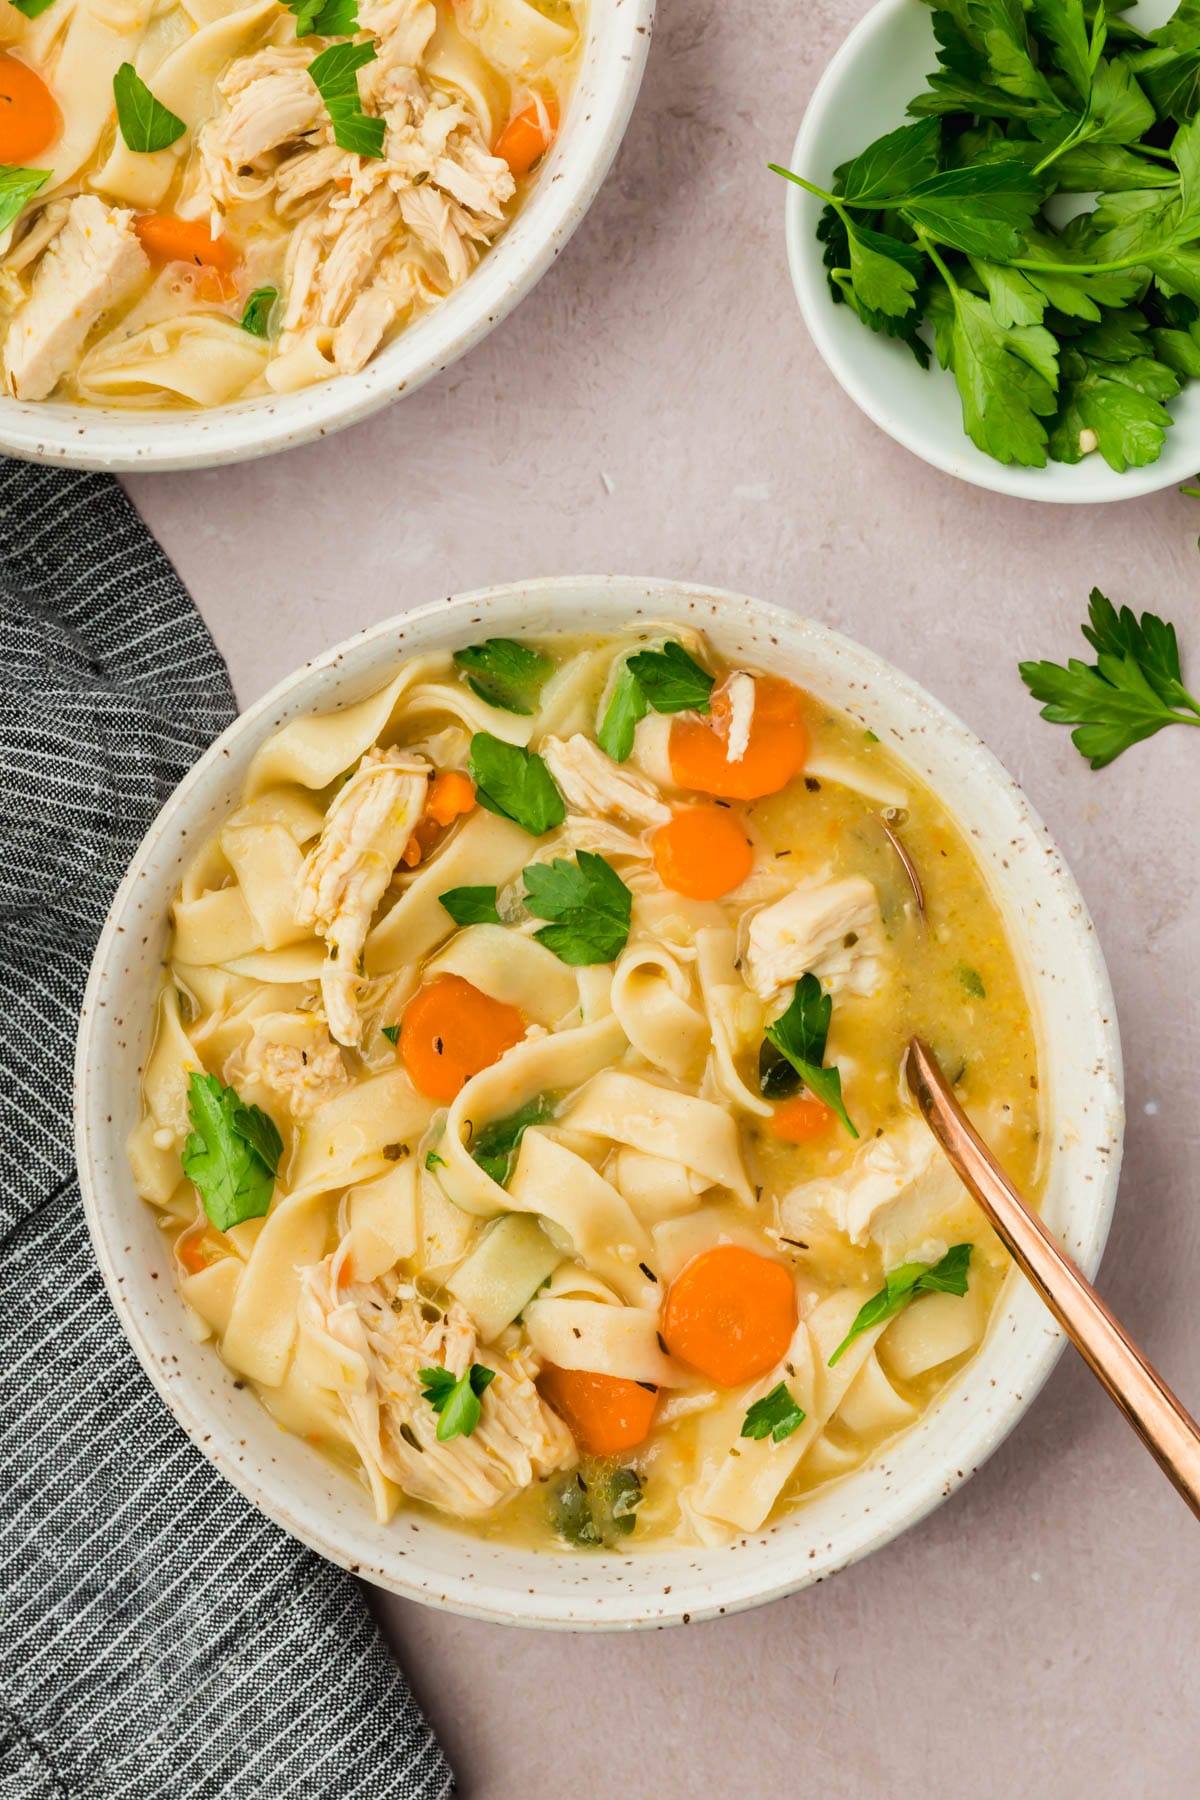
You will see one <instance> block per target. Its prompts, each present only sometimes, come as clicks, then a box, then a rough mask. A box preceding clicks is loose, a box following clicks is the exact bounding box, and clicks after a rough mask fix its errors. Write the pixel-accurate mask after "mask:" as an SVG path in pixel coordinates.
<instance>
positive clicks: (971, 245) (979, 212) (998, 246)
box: [896, 157, 1042, 260]
mask: <svg viewBox="0 0 1200 1800" xmlns="http://www.w3.org/2000/svg"><path fill="white" fill-rule="evenodd" d="M1041 203H1042V189H1041V186H1040V184H1039V182H1038V181H1037V179H1036V177H1035V176H1034V175H1033V173H1032V172H1031V171H1030V170H1029V169H1027V168H1026V167H1025V166H1024V164H1023V163H1020V162H1017V161H1016V160H1015V159H1013V158H1009V157H1005V158H1001V159H998V160H996V161H995V162H977V163H972V164H969V165H968V166H967V167H966V168H964V169H947V170H945V171H944V172H943V173H942V174H940V175H931V176H930V178H929V179H928V180H927V181H923V182H920V183H918V185H917V186H916V187H914V188H913V189H911V191H910V192H909V193H907V194H906V195H904V197H903V198H902V199H898V200H897V202H896V205H897V206H898V207H899V208H900V209H901V210H902V212H903V214H904V216H905V218H906V219H908V220H909V221H910V222H911V223H912V224H913V225H914V226H916V227H918V228H919V229H920V230H922V231H926V232H928V234H929V236H930V237H932V238H936V239H937V241H938V243H940V244H948V245H949V246H950V248H951V249H954V250H961V251H963V252H964V253H965V254H966V255H967V256H990V257H998V258H1000V259H1001V260H1004V259H1006V258H1011V257H1014V256H1018V255H1019V254H1020V251H1021V246H1022V242H1023V236H1022V234H1023V233H1024V232H1025V231H1027V230H1028V228H1029V226H1030V225H1031V224H1032V223H1033V218H1034V215H1035V213H1036V212H1037V211H1038V208H1039V207H1040V206H1041Z"/></svg>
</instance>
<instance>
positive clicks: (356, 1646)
mask: <svg viewBox="0 0 1200 1800" xmlns="http://www.w3.org/2000/svg"><path fill="white" fill-rule="evenodd" d="M0 677H2V680H0V917H2V919H3V931H2V932H0V1245H2V1248H0V1471H2V1472H3V1475H2V1486H0V1800H42V1797H43V1796H45V1797H46V1800H50V1797H51V1796H54V1797H55V1800H67V1797H69V1800H110V1797H112V1800H116V1797H117V1796H120V1797H121V1800H156V1797H158V1796H164V1797H165V1796H170V1797H171V1800H185V1797H186V1800H209V1797H210V1796H218V1795H220V1796H236V1797H237V1800H283V1796H285V1795H286V1796H289V1800H315V1797H316V1796H321V1797H322V1800H326V1797H334V1800H342V1797H343V1796H345V1797H346V1800H349V1796H352V1795H359V1796H375V1795H379V1796H382V1795H388V1796H394V1797H396V1800H416V1796H418V1795H419V1796H424V1797H427V1800H435V1797H437V1796H442V1795H446V1794H448V1793H451V1792H452V1791H453V1782H452V1779H451V1775H450V1771H449V1769H448V1767H447V1764H446V1761H445V1758H444V1757H443V1755H442V1752H441V1750H440V1748H439V1746H438V1744H437V1741H436V1739H435V1738H434V1736H433V1734H432V1732H431V1731H430V1729H429V1727H428V1726H427V1725H426V1723H425V1721H424V1719H423V1718H422V1716H421V1714H420V1712H419V1710H418V1708H417V1706H416V1703H415V1701H414V1700H413V1697H412V1695H411V1694H410V1692H409V1690H408V1687H407V1684H406V1683H405V1681H404V1678H403V1676H402V1675H401V1674H400V1672H399V1670H398V1669H397V1668H396V1667H395V1665H394V1664H393V1662H392V1661H391V1659H390V1657H389V1655H388V1652H387V1649H386V1647H385V1646H384V1644H383V1642H382V1641H381V1639H380V1637H379V1634H378V1632H377V1631H376V1629H375V1626H374V1624H373V1623H372V1620H371V1618H370V1615H369V1613H368V1612H367V1610H366V1607H365V1605H364V1603H363V1599H362V1595H361V1592H360V1590H359V1588H358V1587H357V1585H356V1584H355V1583H354V1582H353V1581H352V1580H351V1579H350V1577H349V1576H347V1575H343V1574H342V1573H341V1572H340V1571H338V1570H336V1569H334V1568H333V1567H332V1566H331V1565H329V1564H328V1563H325V1562H323V1561H321V1559H320V1558H319V1557H317V1556H314V1555H313V1554H312V1553H311V1552H310V1551H308V1550H305V1549H303V1548H302V1547H301V1546H300V1545H298V1544H295V1543H293V1542H292V1541H291V1540H290V1539H289V1538H287V1537H285V1536H284V1535H283V1533H282V1532H280V1531H279V1530H278V1529H277V1528H276V1527H275V1526H274V1525H272V1524H271V1523H270V1522H269V1521H268V1520H267V1519H264V1518H262V1517H261V1516H260V1515H259V1514H257V1513H255V1512H254V1511H253V1510H252V1509H251V1508H250V1507H249V1506H248V1505H247V1504H246V1503H245V1501H244V1500H242V1499H241V1497H240V1496H239V1495H238V1494H237V1493H235V1492H234V1490H233V1489H232V1488H230V1487H228V1486H226V1484H225V1483H224V1482H223V1481H222V1480H221V1478H220V1477H219V1476H218V1475H217V1474H216V1473H215V1472H214V1471H213V1469H212V1468H210V1467H209V1465H208V1464H207V1463H206V1462H205V1461H204V1459H203V1458H202V1457H201V1456H200V1455H199V1453H198V1452H197V1451H196V1450H195V1449H194V1448H193V1447H192V1445H191V1444H190V1443H189V1442H188V1440H187V1438H186V1437H185V1436H184V1434H183V1432H182V1431H181V1430H180V1429H179V1428H178V1427H177V1426H176V1424H175V1422H174V1421H173V1419H172V1418H171V1417H170V1415H169V1414H168V1413H167V1411H166V1409H165V1408H164V1406H163V1404H162V1402H161V1400H160V1399H159V1398H158V1395H157V1394H156V1393H155V1392H154V1390H153V1388H152V1387H151V1386H150V1383H149V1382H148V1381H147V1380H146V1377H145V1376H144V1375H143V1374H142V1371H141V1369H140V1368H139V1366H138V1364H137V1362H136V1361H135V1359H134V1356H133V1353H132V1351H130V1350H129V1348H128V1347H127V1345H126V1343H125V1340H124V1338H123V1337H122V1335H121V1332H120V1329H119V1327H118V1325H117V1321H116V1318H115V1317H114V1315H113V1312H112V1309H111V1307H110V1305H109V1302H108V1298H107V1296H106V1294H105V1291H104V1288H103V1286H102V1284H101V1280H100V1276H99V1273H98V1271H97V1269H96V1265H95V1261H94V1259H93V1256H92V1251H91V1245H90V1243H89V1240H88V1235H87V1230H86V1227H85V1225H84V1221H83V1215H82V1211H81V1207H80V1199H79V1187H78V1183H77V1180H76V1177H75V1173H74V1167H73V1158H72V1149H71V1128H70V1103H71V1064H72V1057H73V1052H74V1041H75V1030H76V1023H77V1019H78V1013H79V1003H80V998H81V995H82V991H83V984H84V978H85V975H86V973H87V968H88V963H89V961H90V959H91V954H92V949H93V946H94V944H95V941H96V938H97V936H98V934H99V931H100V927H101V924H102V922H103V919H104V914H105V910H106V908H107V905H108V902H109V900H110V898H111V896H112V893H113V890H114V889H115V887H116V885H117V882H118V881H119V879H120V877H121V874H122V873H123V870H124V867H125V864H126V862H127V861H128V859H129V857H130V855H131V854H132V852H133V850H134V848H135V846H136V845H137V842H138V840H139V838H140V837H141V835H142V833H143V832H144V831H145V829H146V827H147V826H148V825H149V823H150V821H151V819H152V818H153V817H154V815H155V813H156V812H157V811H158V809H159V807H160V806H161V805H162V803H163V801H164V800H165V799H166V798H167V795H168V794H169V793H170V792H171V790H172V788H173V787H174V786H175V784H176V783H177V782H178V781H179V779H180V778H181V776H182V775H183V774H184V772H185V770H186V769H187V768H188V765H189V764H190V763H192V762H193V761H194V760H195V758H196V757H197V756H198V755H199V754H200V752H201V750H202V749H203V748H204V746H205V745H206V744H207V743H209V742H210V740H211V739H212V738H213V737H214V736H215V735H216V733H217V732H218V731H219V730H221V728H222V727H223V726H225V725H227V724H228V723H229V721H230V720H231V719H232V718H233V716H234V712H235V710H236V709H235V706H234V699H233V692H232V690H231V688H230V685H229V677H228V675H227V674H226V672H225V669H224V666H223V664H222V662H221V660H220V657H219V656H218V655H217V652H216V650H215V649H214V647H213V644H212V641H211V639H210V638H209V636H208V633H207V631H206V630H205V628H204V625H203V624H202V622H201V620H200V618H199V616H198V615H197V613H196V611H195V609H194V607H193V606H192V603H191V601H190V600H189V598H188V596H187V594H186V593H185V591H184V589H183V587H182V586H181V585H180V582H179V580H178V577H177V576H176V574H175V572H174V570H173V569H172V568H171V566H170V564H169V563H168V562H167V560H166V558H165V557H164V556H163V554H162V552H161V551H160V550H159V548H158V546H157V545H156V544H155V542H154V540H153V539H152V538H151V537H150V535H149V534H148V532H147V531H146V529H145V527H144V526H143V525H142V523H141V521H140V520H139V519H138V517H137V515H136V513H135V512H134V511H133V509H132V507H131V506H130V505H129V503H128V501H127V500H126V499H125V497H124V495H123V493H122V492H121V490H120V489H119V488H118V487H117V485H116V483H115V482H114V481H112V480H111V479H110V478H107V477H103V476H97V475H84V474H79V475H76V474H71V473H64V472H61V471H58V470H47V469H36V468H31V467H27V466H24V465H21V464H17V463H0Z"/></svg>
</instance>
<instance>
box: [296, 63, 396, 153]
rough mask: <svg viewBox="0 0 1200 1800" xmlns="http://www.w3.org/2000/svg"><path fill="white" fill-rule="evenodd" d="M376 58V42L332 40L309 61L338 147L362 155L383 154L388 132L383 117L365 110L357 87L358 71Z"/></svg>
mask: <svg viewBox="0 0 1200 1800" xmlns="http://www.w3.org/2000/svg"><path fill="white" fill-rule="evenodd" d="M374 61H375V46H374V44H330V46H329V48H328V49H327V50H322V52H321V54H320V55H319V56H317V57H314V58H313V60H312V62H310V63H309V65H308V72H309V74H310V75H311V76H312V79H313V81H314V83H315V84H316V88H317V92H318V93H319V94H320V96H321V98H322V100H323V101H324V102H325V111H326V112H327V113H328V114H329V121H330V124H331V125H332V126H333V141H334V143H335V144H336V145H337V146H338V148H339V150H350V151H356V152H357V153H358V155H359V156H382V155H383V140H384V138H385V136H386V135H387V126H386V124H385V122H384V121H383V120H382V119H376V118H370V117H368V115H367V114H366V113H364V112H363V110H362V104H361V97H360V95H359V91H358V71H359V70H360V69H362V68H365V67H366V65H367V64H368V63H373V62H374Z"/></svg>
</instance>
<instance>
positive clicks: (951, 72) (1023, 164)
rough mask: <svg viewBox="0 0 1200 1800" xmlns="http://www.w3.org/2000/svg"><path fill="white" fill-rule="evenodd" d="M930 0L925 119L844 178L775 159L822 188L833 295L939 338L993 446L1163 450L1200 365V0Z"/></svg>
mask: <svg viewBox="0 0 1200 1800" xmlns="http://www.w3.org/2000/svg"><path fill="white" fill-rule="evenodd" d="M931 3H932V5H933V8H934V11H933V28H934V36H935V38H936V40H937V43H938V46H939V48H938V52H937V61H938V64H939V67H938V68H937V69H936V70H935V71H934V73H933V74H931V75H930V76H929V77H928V80H927V85H926V87H925V90H924V91H923V92H922V93H920V94H918V95H917V96H916V98H915V99H914V100H912V101H911V102H910V104H909V107H908V111H909V113H910V114H911V115H912V116H913V118H914V120H915V123H913V124H911V125H906V126H902V127H901V128H900V129H899V130H898V131H893V132H890V133H889V134H888V135H887V136H886V137H882V138H880V139H878V140H877V141H876V142H875V143H873V144H871V145H869V146H868V147H867V148H866V149H865V150H864V151H863V152H862V153H861V155H859V156H856V157H855V158H854V159H853V160H852V161H851V162H849V163H846V164H844V165H843V166H842V167H841V168H840V169H838V170H837V171H835V178H834V187H833V190H832V191H827V190H826V189H823V188H819V187H816V186H814V185H813V183H812V182H810V181H808V180H806V179H805V178H804V177H803V176H800V175H796V174H794V173H793V172H792V171H791V170H787V169H781V168H779V167H778V166H777V165H775V164H772V167H773V168H774V169H775V171H776V173H777V174H781V175H784V176H786V177H787V178H788V179H789V180H792V181H796V182H798V183H799V185H800V186H802V187H804V188H807V189H808V191H809V192H811V193H815V194H817V195H818V196H819V197H820V198H821V199H823V200H825V202H826V206H825V209H824V211H823V213H822V215H821V221H820V225H819V227H818V233H817V235H818V237H819V239H820V241H821V243H822V244H823V246H824V260H825V266H826V269H827V271H828V280H829V286H830V289H831V291H832V294H833V298H834V300H835V301H836V302H838V303H841V304H845V305H848V306H851V307H852V308H853V309H854V311H855V312H856V313H857V314H858V316H859V318H860V319H861V320H862V322H863V323H864V325H867V326H869V327H870V329H871V330H873V331H878V332H883V333H886V334H887V335H888V336H891V337H895V338H898V339H900V340H902V341H903V342H904V343H906V344H907V345H908V347H909V348H910V349H911V350H912V352H913V355H914V356H915V357H916V358H917V360H918V361H919V362H920V363H921V365H922V367H928V365H929V361H930V343H931V342H932V346H933V349H934V352H935V353H936V356H937V359H938V361H939V363H940V364H941V365H942V367H943V368H946V369H949V370H950V371H951V372H952V373H953V375H954V379H955V381H956V382H957V384H958V389H959V393H960V395H961V398H962V410H963V424H964V427H965V429H966V432H967V435H968V436H969V437H970V438H971V440H972V442H973V443H975V444H976V445H977V446H978V447H979V449H980V450H983V451H985V452H986V453H987V454H988V455H989V456H993V457H995V458H996V459H997V461H999V462H1003V463H1013V462H1016V463H1023V464H1026V465H1029V466H1032V467H1037V468H1041V467H1043V466H1044V465H1045V463H1046V461H1047V458H1053V459H1054V460H1055V461H1057V462H1078V461H1079V460H1080V459H1081V457H1083V456H1084V455H1086V454H1088V453H1089V452H1090V451H1093V450H1099V452H1100V454H1101V455H1102V456H1103V457H1104V458H1105V460H1106V461H1107V462H1108V463H1109V464H1110V466H1111V467H1112V468H1114V469H1116V470H1118V471H1122V470H1124V469H1126V468H1128V467H1130V466H1131V465H1133V466H1140V465H1142V464H1145V463H1150V462H1153V461H1154V460H1155V459H1156V458H1157V456H1158V454H1159V452H1160V450H1161V449H1162V444H1163V438H1164V435H1165V433H1166V431H1167V430H1168V429H1169V427H1170V425H1171V415H1170V413H1169V412H1168V411H1167V408H1166V404H1165V403H1166V402H1167V401H1169V400H1171V399H1172V398H1173V397H1174V396H1175V395H1176V394H1178V392H1179V391H1180V388H1181V386H1182V384H1183V382H1184V381H1186V380H1191V379H1193V378H1194V377H1196V376H1200V123H1198V121H1197V113H1198V112H1200V0H1182V3H1181V4H1180V6H1179V7H1178V9H1177V11H1176V12H1175V14H1174V15H1173V17H1172V18H1171V19H1170V21H1169V22H1168V23H1167V24H1166V25H1164V26H1162V27H1161V29H1159V30H1157V31H1153V32H1149V33H1145V32H1143V31H1141V30H1139V29H1138V28H1137V27H1136V26H1135V25H1133V24H1131V23H1130V22H1129V21H1128V20H1127V19H1126V18H1124V17H1123V16H1122V15H1123V14H1124V13H1125V12H1126V11H1127V10H1128V6H1129V4H1130V0H931ZM1051 202H1053V204H1050V203H1051Z"/></svg>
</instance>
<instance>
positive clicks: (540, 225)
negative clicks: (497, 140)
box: [0, 0, 655, 470]
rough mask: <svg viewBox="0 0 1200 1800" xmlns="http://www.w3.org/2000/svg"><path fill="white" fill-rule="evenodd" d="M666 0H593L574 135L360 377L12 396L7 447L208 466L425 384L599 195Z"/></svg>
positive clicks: (503, 310)
mask: <svg viewBox="0 0 1200 1800" xmlns="http://www.w3.org/2000/svg"><path fill="white" fill-rule="evenodd" d="M654 5H655V0H594V4H593V5H592V7H591V9H590V17H589V21H588V36H587V43H586V45H585V47H584V53H583V61H582V64H581V67H580V71H579V77H578V80H577V82H576V86H575V92H574V94H573V96H572V98H571V102H570V105H569V106H568V108H567V110H566V114H565V116H564V120H563V129H562V132H561V134H560V136H559V138H558V140H557V141H556V143H555V145H554V147H553V149H552V150H551V152H550V155H549V156H548V157H547V158H546V162H545V166H544V167H543V168H542V170H541V171H540V173H539V176H538V180H537V182H536V183H535V185H534V187H533V191H532V193H531V194H530V197H529V201H528V203H527V204H526V205H525V206H524V207H522V209H521V211H520V213H519V214H518V215H517V217H516V219H514V221H513V223H512V225H511V226H510V227H509V229H508V230H507V231H505V232H504V234H503V236H502V237H501V238H500V239H499V240H498V242H497V243H496V246H495V248H494V249H492V250H489V252H488V254H487V255H486V256H485V257H484V258H483V260H482V262H481V263H480V264H479V267H478V268H477V269H476V270H475V271H474V272H473V273H472V275H471V276H470V277H469V278H468V280H467V281H465V282H464V283H463V285H462V287H460V288H458V289H456V291H455V292H454V293H453V294H451V295H450V296H449V298H448V299H447V300H446V301H445V302H444V304H443V305H441V306H439V307H437V308H435V309H434V311H432V312H429V313H426V314H425V315H424V317H422V318H420V319H418V320H417V321H416V323H415V324H413V325H412V326H410V327H409V328H408V330H406V331H402V332H401V333H400V335H399V336H398V337H397V338H396V339H395V340H394V342H393V343H391V344H389V345H388V346H387V347H386V348H385V349H384V350H382V351H381V352H380V353H379V355H378V356H376V357H374V358H373V359H372V360H371V361H370V362H369V363H368V364H367V366H366V368H365V369H362V370H360V372H359V373H358V374H357V375H338V376H335V377H334V378H333V379H332V380H331V381H323V382H320V383H319V384H318V385H317V386H315V387H310V388H303V389H301V390H300V391H299V392H298V393H294V394H272V395H264V396H263V397H262V398H260V399H257V400H237V401H234V402H233V403H232V404H231V405H229V406H219V407H212V408H209V409H206V410H200V409H190V408H183V407H179V408H174V409H167V408H159V409H156V410H154V411H152V412H150V411H147V412H140V411H138V410H136V409H133V410H131V409H128V408H121V407H98V406H67V405H63V404H60V403H58V402H56V401H53V400H49V401H40V402H39V403H38V404H36V405H33V404H31V403H30V402H28V401H20V400H14V399H12V398H10V397H9V396H7V395H5V396H0V451H7V452H8V453H9V454H11V455H13V456H19V457H23V458H24V459H25V460H26V461H29V462H44V463H61V464H64V465H65V466H67V467H69V468H74V469H116V470H134V469H204V468H210V467H212V466H213V465H214V464H222V463H235V462H244V461H245V460H246V459H247V458H248V457H252V456H267V455H269V454H270V453H271V452H272V451H275V450H287V449H290V448H291V447H292V446H293V445H294V444H304V443H307V442H308V441H309V440H310V439H311V438H315V437H326V436H328V435H329V433H330V432H334V431H340V430H341V428H342V426H343V425H353V424H354V423H355V422H356V421H357V420H359V419H365V418H367V416H368V415H369V414H370V413H373V412H378V411H379V409H380V407H383V406H386V405H387V404H388V402H389V401H391V400H395V399H396V398H397V397H398V396H399V395H401V394H412V393H415V392H416V390H417V388H419V387H421V386H422V385H423V384H424V383H425V382H426V381H428V380H429V378H430V377H431V376H432V375H437V374H440V372H441V371H442V370H443V369H445V368H447V367H448V366H449V365H450V364H451V363H452V362H455V361H457V359H458V358H459V357H460V356H462V355H463V354H464V353H465V352H466V351H467V350H470V349H471V348H472V346H473V345H475V344H477V343H478V342H479V340H480V339H481V338H482V337H485V336H486V335H487V333H488V332H489V331H490V330H491V329H492V327H493V326H494V325H498V324H499V323H500V321H501V319H503V318H505V317H506V315H507V314H508V313H510V312H511V311H512V309H513V307H514V306H515V305H516V304H517V302H518V301H519V300H522V299H524V297H525V295H526V294H527V293H528V292H529V291H530V289H531V288H532V287H534V286H535V284H536V283H537V282H538V281H540V279H541V277H542V276H543V275H544V274H545V273H546V270H547V269H548V268H549V267H550V265H551V263H552V262H553V261H554V259H555V257H556V256H557V255H558V253H559V251H560V250H561V249H562V248H563V246H564V245H565V244H566V243H567V241H568V239H569V238H570V236H571V233H572V232H573V231H574V230H575V227H576V226H577V225H578V224H579V221H580V220H581V219H582V218H583V215H584V213H585V212H586V211H587V209H588V207H589V206H590V205H591V203H592V201H593V200H594V198H595V196H596V193H597V190H598V189H599V187H600V184H601V182H602V181H603V180H604V177H605V175H606V174H607V173H608V169H609V165H610V164H611V162H612V159H613V157H614V156H615V155H616V152H617V147H618V145H619V144H620V142H621V139H622V137H623V136H624V134H625V127H626V125H627V124H628V123H629V115H630V113H631V112H632V110H633V103H634V101H635V100H636V99H637V93H638V88H639V87H640V86H641V81H642V72H643V70H644V68H645V64H646V53H647V51H648V49H649V47H650V33H651V28H652V26H653V23H654Z"/></svg>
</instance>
